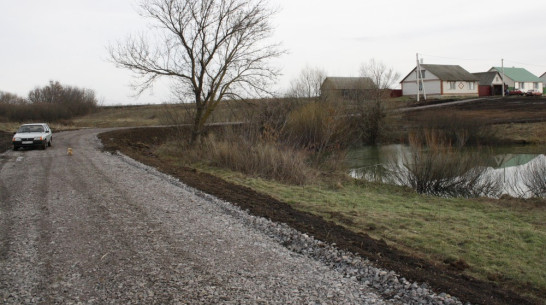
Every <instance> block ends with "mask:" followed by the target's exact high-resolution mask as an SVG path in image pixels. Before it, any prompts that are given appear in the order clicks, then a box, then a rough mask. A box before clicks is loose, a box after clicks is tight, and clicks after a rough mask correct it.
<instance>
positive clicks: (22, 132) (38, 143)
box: [12, 123, 53, 150]
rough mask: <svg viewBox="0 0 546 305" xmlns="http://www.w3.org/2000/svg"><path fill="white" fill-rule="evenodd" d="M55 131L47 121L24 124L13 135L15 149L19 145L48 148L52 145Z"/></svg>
mask: <svg viewBox="0 0 546 305" xmlns="http://www.w3.org/2000/svg"><path fill="white" fill-rule="evenodd" d="M52 140H53V132H52V131H51V129H50V128H49V126H48V125H47V124H46V123H33V124H24V125H21V127H19V129H18V130H17V132H16V133H15V134H14V135H13V140H12V142H13V150H17V149H19V147H40V148H41V149H46V148H47V147H48V146H51V141H52Z"/></svg>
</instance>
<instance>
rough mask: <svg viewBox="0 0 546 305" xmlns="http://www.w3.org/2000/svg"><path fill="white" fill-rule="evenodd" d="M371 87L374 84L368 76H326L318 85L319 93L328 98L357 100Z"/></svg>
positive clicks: (364, 95) (367, 92) (371, 88)
mask: <svg viewBox="0 0 546 305" xmlns="http://www.w3.org/2000/svg"><path fill="white" fill-rule="evenodd" d="M373 89H375V84H374V82H373V80H372V79H371V78H369V77H326V78H325V79H324V82H323V83H322V85H321V86H320V94H321V96H323V97H329V98H342V99H347V100H358V99H360V98H363V97H366V96H367V95H368V94H369V92H370V90H373Z"/></svg>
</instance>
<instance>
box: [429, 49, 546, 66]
mask: <svg viewBox="0 0 546 305" xmlns="http://www.w3.org/2000/svg"><path fill="white" fill-rule="evenodd" d="M419 54H420V55H422V56H427V57H432V58H442V59H449V60H464V61H486V62H496V61H498V60H492V59H491V58H461V57H447V56H438V55H431V54H423V53H419ZM504 61H505V62H509V63H511V64H517V65H523V66H531V67H541V68H546V65H541V64H536V63H534V64H530V63H524V62H519V61H516V60H511V59H506V58H505V59H504Z"/></svg>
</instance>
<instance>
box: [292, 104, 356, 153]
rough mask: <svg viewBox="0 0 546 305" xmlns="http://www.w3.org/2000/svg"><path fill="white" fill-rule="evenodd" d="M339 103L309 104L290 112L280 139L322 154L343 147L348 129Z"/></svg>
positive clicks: (346, 140) (347, 136)
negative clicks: (282, 138)
mask: <svg viewBox="0 0 546 305" xmlns="http://www.w3.org/2000/svg"><path fill="white" fill-rule="evenodd" d="M342 108H343V107H342V104H341V103H336V102H327V101H323V102H310V103H307V104H303V105H302V106H300V107H298V108H297V109H295V110H293V111H292V112H290V114H289V116H288V120H287V121H286V126H285V128H284V130H283V137H284V140H285V141H286V142H287V143H289V144H290V145H292V146H294V147H300V148H305V149H307V150H310V151H314V152H317V153H325V152H329V151H332V150H334V149H339V148H343V147H345V146H347V143H348V141H349V138H350V136H349V131H348V130H349V126H348V124H347V122H346V119H344V118H343V116H342V114H343V109H342Z"/></svg>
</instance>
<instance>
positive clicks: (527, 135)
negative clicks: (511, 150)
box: [491, 122, 546, 144]
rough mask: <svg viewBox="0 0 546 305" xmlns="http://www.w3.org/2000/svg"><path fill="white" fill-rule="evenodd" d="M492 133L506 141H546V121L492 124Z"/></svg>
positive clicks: (500, 139) (533, 142) (532, 142)
mask: <svg viewBox="0 0 546 305" xmlns="http://www.w3.org/2000/svg"><path fill="white" fill-rule="evenodd" d="M491 133H492V134H493V135H495V137H496V138H497V139H498V140H499V142H506V143H530V144H545V143H546V122H538V123H514V124H498V125H493V126H491Z"/></svg>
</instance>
